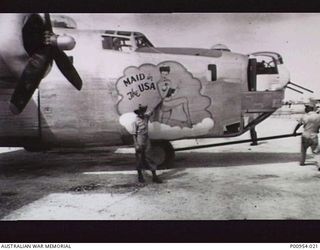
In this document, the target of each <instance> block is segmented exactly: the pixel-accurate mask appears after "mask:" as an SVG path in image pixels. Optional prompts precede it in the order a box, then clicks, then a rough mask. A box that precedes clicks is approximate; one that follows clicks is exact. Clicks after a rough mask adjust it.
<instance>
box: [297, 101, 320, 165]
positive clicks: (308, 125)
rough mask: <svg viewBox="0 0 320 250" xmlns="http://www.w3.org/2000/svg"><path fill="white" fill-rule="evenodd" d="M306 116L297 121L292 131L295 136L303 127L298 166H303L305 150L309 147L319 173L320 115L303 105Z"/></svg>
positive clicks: (311, 107) (309, 106) (310, 107)
mask: <svg viewBox="0 0 320 250" xmlns="http://www.w3.org/2000/svg"><path fill="white" fill-rule="evenodd" d="M305 112H306V114H305V115H303V116H302V117H301V119H300V120H298V124H297V126H296V127H295V129H294V132H293V134H294V135H296V134H297V130H298V129H299V128H300V127H301V126H302V125H303V129H304V130H303V133H302V136H301V158H300V166H303V165H305V160H306V153H307V149H308V148H309V147H311V149H312V153H313V154H314V155H315V156H316V158H317V165H318V167H319V168H318V170H319V171H320V165H319V159H318V158H319V153H320V149H319V146H318V132H319V128H320V115H319V114H317V113H316V112H314V107H313V106H312V105H309V104H308V105H305Z"/></svg>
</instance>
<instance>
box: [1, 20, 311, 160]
mask: <svg viewBox="0 0 320 250" xmlns="http://www.w3.org/2000/svg"><path fill="white" fill-rule="evenodd" d="M0 30H1V32H2V35H1V37H0V146H4V147H16V146H18V147H24V148H26V149H27V150H42V149H47V148H57V147H59V148H61V147H96V146H111V145H128V144H131V143H132V133H133V131H132V130H133V126H132V125H133V122H134V120H135V117H136V115H135V113H134V112H133V111H134V110H135V109H137V108H138V107H139V105H144V106H146V105H147V107H148V111H152V112H153V114H152V116H151V119H150V121H149V136H150V139H151V141H152V147H151V150H150V152H149V153H150V155H153V157H154V159H153V160H154V161H155V162H156V163H157V164H159V165H160V164H169V163H171V162H172V160H173V157H174V149H173V147H172V146H171V144H170V141H173V140H179V139H191V138H219V137H220V138H221V137H235V136H239V135H241V134H243V133H245V132H247V131H248V130H250V129H252V128H254V126H256V125H257V124H258V123H260V122H262V121H263V120H264V119H266V118H267V117H269V116H270V115H271V114H272V113H273V112H274V111H275V110H277V109H278V108H280V107H281V106H282V101H283V99H284V92H285V89H286V88H291V89H294V88H292V87H290V86H289V85H291V86H292V84H293V83H291V82H290V79H289V72H288V70H287V69H286V67H285V65H284V61H283V58H282V57H281V55H279V54H278V53H275V52H256V53H252V54H249V55H244V54H238V53H234V52H232V51H230V49H228V48H227V47H226V46H224V45H222V44H217V45H215V46H213V47H212V48H210V49H200V48H162V47H155V46H154V45H153V44H152V43H151V42H150V41H149V40H148V39H147V37H146V36H145V35H144V34H142V33H140V32H135V31H120V30H79V29H77V28H76V23H75V22H74V20H73V19H71V18H70V17H67V16H56V17H50V16H49V14H44V15H42V14H41V15H40V14H1V15H0ZM40 82H41V84H40ZM68 82H70V83H71V85H70V84H68ZM39 84H40V85H39ZM72 85H73V86H72ZM295 86H297V87H300V88H302V89H305V88H303V87H301V86H299V85H295ZM78 90H80V91H78ZM294 90H296V91H299V90H297V89H294ZM305 90H306V89H305ZM159 104H160V105H159Z"/></svg>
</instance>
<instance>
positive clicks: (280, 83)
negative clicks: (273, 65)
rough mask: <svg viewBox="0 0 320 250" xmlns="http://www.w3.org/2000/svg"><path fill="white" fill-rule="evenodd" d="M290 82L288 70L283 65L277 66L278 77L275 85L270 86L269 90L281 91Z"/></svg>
mask: <svg viewBox="0 0 320 250" xmlns="http://www.w3.org/2000/svg"><path fill="white" fill-rule="evenodd" d="M289 82H290V72H289V70H288V69H287V68H286V67H285V66H284V65H283V64H280V65H278V76H277V80H276V83H274V84H272V85H271V90H279V89H283V88H285V87H286V86H287V84H288V83H289Z"/></svg>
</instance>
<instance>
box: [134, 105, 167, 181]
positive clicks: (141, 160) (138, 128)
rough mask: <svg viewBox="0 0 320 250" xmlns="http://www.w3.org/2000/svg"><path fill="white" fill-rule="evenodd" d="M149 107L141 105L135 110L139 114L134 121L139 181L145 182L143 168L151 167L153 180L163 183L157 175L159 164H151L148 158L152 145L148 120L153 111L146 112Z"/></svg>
mask: <svg viewBox="0 0 320 250" xmlns="http://www.w3.org/2000/svg"><path fill="white" fill-rule="evenodd" d="M147 108H148V107H147V106H142V105H139V108H138V109H136V110H134V112H135V113H136V114H137V117H136V120H135V122H134V130H133V131H134V134H133V141H134V146H135V150H136V158H137V171H138V181H139V182H141V183H143V182H145V179H144V177H143V174H142V170H143V169H150V170H151V172H152V181H153V182H155V183H162V180H161V179H160V178H159V177H158V176H157V173H156V170H157V169H156V167H157V166H156V165H155V164H149V163H148V162H147V160H146V151H147V150H148V149H149V147H150V139H149V134H148V122H149V118H150V115H151V113H149V112H146V111H147Z"/></svg>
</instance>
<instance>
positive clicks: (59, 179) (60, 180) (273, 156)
mask: <svg viewBox="0 0 320 250" xmlns="http://www.w3.org/2000/svg"><path fill="white" fill-rule="evenodd" d="M115 149H116V148H107V149H99V150H97V149H90V150H67V151H49V152H40V153H29V152H26V151H24V150H19V151H14V152H9V153H3V154H0V218H3V217H4V216H5V215H7V214H9V213H10V212H11V211H13V210H16V209H18V208H20V207H22V206H24V205H26V204H29V203H31V202H33V201H35V200H38V199H40V198H42V197H45V196H47V195H49V194H51V193H60V192H74V193H79V192H80V193H83V192H110V193H111V192H113V193H116V192H121V193H124V192H131V191H134V190H138V189H140V188H143V187H144V185H139V184H137V182H136V175H135V172H132V173H124V174H121V171H128V170H134V169H135V156H134V154H116V153H114V151H115ZM298 161H299V155H298V154H295V153H254V152H248V153H203V152H179V153H177V155H176V161H175V168H174V169H171V170H170V171H168V172H165V173H163V174H162V176H163V178H164V179H166V180H171V179H177V178H180V177H181V176H183V175H185V174H186V173H184V172H183V171H182V170H183V169H185V168H200V167H231V166H248V165H259V164H268V163H285V162H298ZM97 171H110V172H114V171H117V173H115V174H102V175H95V174H83V173H84V172H97ZM147 185H148V184H147Z"/></svg>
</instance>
